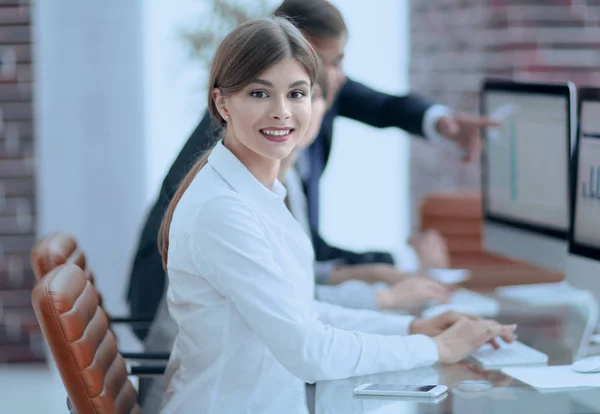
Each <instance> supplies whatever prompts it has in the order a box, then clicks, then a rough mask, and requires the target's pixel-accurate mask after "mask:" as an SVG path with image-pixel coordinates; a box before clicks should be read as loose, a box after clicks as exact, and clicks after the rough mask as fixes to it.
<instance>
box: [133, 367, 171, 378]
mask: <svg viewBox="0 0 600 414" xmlns="http://www.w3.org/2000/svg"><path fill="white" fill-rule="evenodd" d="M166 368H167V367H166V365H137V366H132V367H130V368H129V375H135V376H136V377H156V376H159V375H163V374H164V373H165V369H166Z"/></svg>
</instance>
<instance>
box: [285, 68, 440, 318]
mask: <svg viewBox="0 0 600 414" xmlns="http://www.w3.org/2000/svg"><path fill="white" fill-rule="evenodd" d="M327 93H328V84H327V80H326V77H325V76H324V75H323V74H321V76H319V77H318V78H317V81H316V83H315V86H314V87H313V94H312V112H311V117H310V123H309V126H308V129H307V132H306V134H305V135H304V137H303V138H302V139H301V140H300V142H299V143H298V145H297V146H296V148H295V149H294V150H293V151H292V152H291V154H290V155H289V156H288V157H286V158H285V159H283V160H282V161H281V167H280V169H279V175H278V178H279V181H281V182H282V183H283V184H284V185H285V187H286V189H287V197H286V205H287V207H288V209H289V210H290V212H291V213H292V215H293V216H294V218H295V219H296V220H298V222H299V223H300V225H301V226H302V228H303V230H304V232H305V233H306V234H307V236H309V237H310V235H311V234H310V225H309V223H308V221H309V219H308V213H307V209H308V207H307V203H306V197H305V196H304V192H303V190H302V181H301V179H300V176H299V174H298V171H297V169H296V167H295V164H296V161H297V158H298V154H299V153H301V152H302V151H303V150H304V149H305V148H307V147H308V146H310V145H311V144H312V143H313V142H314V140H315V139H316V138H317V136H318V133H319V128H320V125H321V122H322V120H323V116H324V114H325V112H326V109H327V100H326V97H327ZM410 243H411V244H412V245H413V246H418V247H417V249H415V250H417V251H418V252H420V253H421V254H420V255H419V256H420V257H419V258H417V259H412V260H417V262H421V263H425V265H426V266H430V267H446V266H447V262H444V260H447V251H446V248H445V247H446V246H445V243H444V241H443V239H441V238H440V237H439V235H438V234H437V233H436V232H431V231H430V232H424V233H417V234H415V235H413V236H412V237H411V239H410ZM405 249H407V250H412V247H411V246H409V245H407V246H406V248H405ZM409 254H413V255H415V253H409ZM355 267H359V268H360V267H362V266H361V265H354V266H352V265H345V266H342V270H346V269H345V268H347V269H348V272H353V271H354V269H353V268H355ZM419 268H420V266H419V264H418V263H417V266H416V267H413V268H411V269H401V270H398V269H392V271H393V272H394V273H398V275H399V276H394V277H393V278H392V279H391V280H390V283H391V284H390V285H388V284H387V283H376V282H378V281H380V280H377V279H374V280H363V279H362V278H361V277H362V276H364V275H365V274H366V275H368V274H370V272H361V271H360V270H359V271H357V272H356V277H353V278H350V279H348V280H345V281H334V284H332V285H323V284H319V277H318V275H319V272H320V271H321V269H320V263H319V262H315V263H314V269H315V275H317V277H316V282H317V285H316V298H317V299H319V300H321V301H323V302H328V303H333V304H336V305H340V306H344V307H347V308H357V309H378V310H390V309H393V310H410V309H413V308H415V307H417V306H420V305H423V304H424V303H426V302H428V301H435V302H438V303H446V302H447V301H448V299H449V295H450V291H451V289H450V288H449V287H448V286H446V285H444V284H442V283H439V282H437V281H435V280H433V279H431V278H428V277H424V276H423V275H420V274H416V272H417V271H419ZM407 270H408V271H407ZM384 271H385V270H384ZM344 273H345V272H344V271H342V272H338V274H344ZM382 273H383V272H382ZM335 282H338V283H335Z"/></svg>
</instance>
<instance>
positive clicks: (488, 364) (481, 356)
mask: <svg viewBox="0 0 600 414" xmlns="http://www.w3.org/2000/svg"><path fill="white" fill-rule="evenodd" d="M497 341H498V344H500V347H501V348H500V349H494V348H493V347H492V346H491V345H490V344H485V345H484V346H482V347H481V348H479V349H478V350H477V351H475V353H474V354H473V355H471V359H473V360H475V361H476V362H478V363H479V364H481V366H482V367H483V368H485V369H494V368H503V367H510V366H518V365H546V364H548V355H546V354H544V353H543V352H540V351H538V350H537V349H534V348H532V347H530V346H527V345H525V344H524V343H522V342H519V341H515V342H513V343H511V344H507V343H505V342H504V341H502V340H501V339H498V340H497Z"/></svg>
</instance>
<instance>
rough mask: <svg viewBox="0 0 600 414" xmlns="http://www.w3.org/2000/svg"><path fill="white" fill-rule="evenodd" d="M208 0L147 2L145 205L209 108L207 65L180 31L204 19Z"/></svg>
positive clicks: (145, 15) (144, 24)
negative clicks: (195, 56)
mask: <svg viewBox="0 0 600 414" xmlns="http://www.w3.org/2000/svg"><path fill="white" fill-rule="evenodd" d="M207 3H208V1H198V0H177V1H176V2H170V1H164V0H145V1H144V4H143V36H144V75H143V80H144V91H145V107H144V110H145V114H146V117H145V125H146V154H145V162H146V170H147V171H148V174H147V176H146V185H145V202H146V203H147V204H148V203H154V200H155V198H156V196H157V194H158V190H159V188H160V186H161V185H162V180H163V179H164V177H165V175H166V173H167V171H168V169H169V167H170V166H171V164H172V163H173V161H174V159H175V157H176V156H177V154H179V151H180V150H181V147H182V146H183V144H184V143H185V142H186V141H187V139H188V137H189V136H190V134H191V133H192V131H193V130H194V128H195V127H196V125H198V122H199V121H200V118H201V117H202V115H203V114H204V110H205V109H206V99H205V95H206V83H207V82H208V70H207V69H206V68H204V67H203V66H202V65H200V64H199V63H197V62H195V61H192V60H191V59H190V57H189V54H188V49H187V48H186V45H185V43H184V41H183V39H182V36H181V31H182V30H183V29H184V28H187V27H190V26H192V25H194V24H195V21H201V19H200V18H199V17H200V16H201V14H202V13H203V12H205V13H206V12H207V10H206V9H207V7H206V4H207Z"/></svg>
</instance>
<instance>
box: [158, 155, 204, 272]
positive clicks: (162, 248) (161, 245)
mask: <svg viewBox="0 0 600 414" xmlns="http://www.w3.org/2000/svg"><path fill="white" fill-rule="evenodd" d="M212 148H214V146H213V147H211V148H209V149H208V150H207V151H206V152H205V153H204V154H203V155H202V156H201V157H200V158H199V159H198V160H197V161H196V162H195V163H194V165H193V166H192V168H191V169H190V170H189V171H188V173H187V174H186V176H185V177H183V180H181V183H179V187H178V188H177V191H176V192H175V195H174V196H173V198H172V199H171V202H170V203H169V206H168V207H167V210H166V211H165V215H164V216H163V219H162V222H161V223H160V229H159V230H158V251H159V252H160V255H161V257H162V263H163V268H164V269H165V270H167V258H168V256H169V230H170V229H171V221H172V220H173V213H174V212H175V208H176V207H177V204H178V203H179V200H181V197H183V193H185V191H186V190H187V189H188V187H189V186H190V184H191V183H192V181H194V178H195V177H196V175H198V172H200V170H201V169H202V167H204V166H205V165H206V163H207V162H208V157H209V156H210V153H211V152H212Z"/></svg>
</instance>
